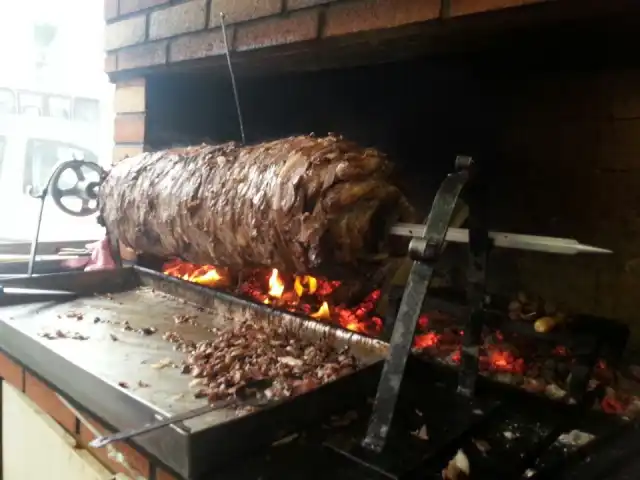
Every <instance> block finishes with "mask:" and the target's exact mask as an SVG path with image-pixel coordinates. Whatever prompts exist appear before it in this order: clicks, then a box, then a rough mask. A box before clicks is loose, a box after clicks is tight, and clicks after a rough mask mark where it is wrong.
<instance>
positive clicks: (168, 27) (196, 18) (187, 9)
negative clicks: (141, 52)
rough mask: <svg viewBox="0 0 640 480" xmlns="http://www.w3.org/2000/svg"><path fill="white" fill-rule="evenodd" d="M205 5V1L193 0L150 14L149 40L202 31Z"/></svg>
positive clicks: (204, 22)
mask: <svg viewBox="0 0 640 480" xmlns="http://www.w3.org/2000/svg"><path fill="white" fill-rule="evenodd" d="M206 4H207V2H206V0H193V1H190V2H186V3H181V4H179V5H175V6H173V7H169V8H164V9H162V10H158V11H157V12H153V13H151V15H150V16H149V38H150V39H151V40H159V39H161V38H168V37H173V36H175V35H180V34H181V33H189V32H196V31H198V30H202V29H204V27H205V26H206V24H207V19H206V18H205V17H206V11H205V10H206Z"/></svg>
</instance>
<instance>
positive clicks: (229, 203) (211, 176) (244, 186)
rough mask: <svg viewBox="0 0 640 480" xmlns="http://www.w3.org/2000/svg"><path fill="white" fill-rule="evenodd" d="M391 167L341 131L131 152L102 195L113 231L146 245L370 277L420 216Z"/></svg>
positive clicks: (193, 257) (250, 263)
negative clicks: (398, 227)
mask: <svg viewBox="0 0 640 480" xmlns="http://www.w3.org/2000/svg"><path fill="white" fill-rule="evenodd" d="M390 171H391V164H390V162H389V161H388V160H387V159H386V158H385V156H384V155H383V154H381V153H380V152H378V151H376V150H374V149H366V148H362V147H359V146H358V145H356V144H354V143H352V142H349V141H346V140H344V139H342V138H340V137H338V136H328V137H322V138H316V137H313V136H299V137H291V138H286V139H282V140H276V141H272V142H268V143H262V144H259V145H255V146H238V145H236V144H233V143H228V144H223V145H217V146H213V145H200V146H194V147H187V148H175V149H171V150H166V151H160V152H156V153H144V154H142V155H139V156H136V157H132V158H128V159H125V160H122V161H121V162H120V163H118V164H117V165H116V166H114V167H113V169H112V170H111V172H110V173H109V175H108V176H107V178H106V179H105V181H104V183H103V184H102V186H101V188H100V198H99V201H100V209H101V213H102V218H103V220H104V222H105V225H106V227H107V228H108V230H109V232H110V233H112V234H114V235H116V236H117V237H118V238H119V239H120V240H121V241H122V242H123V244H125V245H126V246H127V247H131V248H133V249H135V250H136V251H138V252H145V253H147V254H152V255H158V256H161V257H164V258H168V257H178V258H181V259H183V260H186V261H190V262H193V263H197V264H211V265H216V266H220V267H230V268H232V269H235V270H237V271H239V270H240V269H245V268H252V267H261V266H267V267H271V268H278V269H280V270H282V271H287V272H292V273H315V274H317V275H324V276H328V277H333V278H340V279H345V278H354V277H362V276H364V277H366V278H372V277H374V276H375V275H376V274H378V273H379V272H380V269H381V266H382V265H383V264H384V263H385V261H386V257H388V255H389V252H390V249H391V245H392V242H395V241H398V239H396V240H394V241H392V240H391V239H390V237H389V235H388V233H389V229H390V227H391V226H392V225H393V224H394V223H396V222H398V221H412V220H413V218H412V209H411V207H410V206H409V205H408V203H407V201H406V199H405V198H404V196H403V195H402V194H401V192H400V190H399V189H398V188H397V187H396V186H394V185H393V184H392V183H390V180H389V175H390ZM404 245H405V244H404V243H403V244H402V246H401V248H400V250H401V251H397V252H396V251H395V249H394V253H397V254H399V255H403V254H404V253H405V252H406V250H404Z"/></svg>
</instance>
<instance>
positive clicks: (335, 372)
mask: <svg viewBox="0 0 640 480" xmlns="http://www.w3.org/2000/svg"><path fill="white" fill-rule="evenodd" d="M172 341H175V342H176V343H178V344H183V343H184V348H183V349H181V350H182V351H185V352H186V353H187V358H186V361H185V365H186V366H187V368H186V369H184V370H183V372H184V373H190V374H191V376H193V377H195V380H193V381H192V382H191V383H190V386H193V387H196V386H197V387H199V388H198V389H197V390H196V391H195V392H194V395H195V396H196V397H197V398H200V397H202V396H204V395H206V396H208V397H209V400H210V401H211V402H215V401H218V400H225V399H227V398H231V397H233V396H234V395H235V392H236V390H237V389H238V388H241V387H243V386H244V385H247V384H248V383H251V382H253V381H260V380H265V379H266V380H269V381H270V383H271V386H270V387H269V388H268V389H267V390H266V391H265V392H264V395H265V396H266V397H267V398H268V399H282V398H286V397H289V396H295V395H301V394H303V393H306V392H308V391H310V390H313V389H316V388H318V387H320V386H321V385H323V384H324V383H328V382H330V381H333V380H335V379H337V378H339V377H341V376H344V375H348V374H350V373H353V372H354V371H356V370H357V369H358V367H359V365H358V361H357V359H356V358H355V357H354V356H353V355H351V354H350V352H349V351H348V349H343V350H338V349H336V348H335V346H334V345H333V344H332V342H331V340H330V339H329V338H327V339H326V341H320V342H318V341H317V340H315V341H311V340H308V339H307V340H305V339H303V338H302V337H301V336H299V335H298V334H297V333H296V332H295V331H294V330H291V329H290V328H287V327H284V326H282V325H278V324H277V323H275V322H273V323H272V322H255V321H251V320H248V321H246V322H243V323H239V324H237V325H235V326H234V327H233V328H232V329H230V330H227V331H224V332H221V333H219V334H218V335H216V337H215V338H214V339H211V340H204V341H201V342H199V343H197V344H193V343H190V342H185V341H184V340H182V339H181V338H180V337H179V336H177V334H176V336H174V337H172Z"/></svg>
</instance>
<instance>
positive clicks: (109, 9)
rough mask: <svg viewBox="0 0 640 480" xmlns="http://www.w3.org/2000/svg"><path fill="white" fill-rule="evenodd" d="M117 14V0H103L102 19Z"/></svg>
mask: <svg viewBox="0 0 640 480" xmlns="http://www.w3.org/2000/svg"><path fill="white" fill-rule="evenodd" d="M117 16H118V0H104V19H105V20H107V21H109V20H113V19H114V18H116V17H117Z"/></svg>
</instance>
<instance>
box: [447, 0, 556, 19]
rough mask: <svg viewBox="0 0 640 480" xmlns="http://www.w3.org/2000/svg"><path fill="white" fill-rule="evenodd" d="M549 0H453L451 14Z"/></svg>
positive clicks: (476, 11) (518, 5)
mask: <svg viewBox="0 0 640 480" xmlns="http://www.w3.org/2000/svg"><path fill="white" fill-rule="evenodd" d="M544 1H547V0H451V7H450V11H449V14H450V16H452V17H455V16H457V15H470V14H472V13H480V12H487V11H489V10H501V9H503V8H512V7H522V6H523V5H530V4H533V3H541V2H544Z"/></svg>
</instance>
